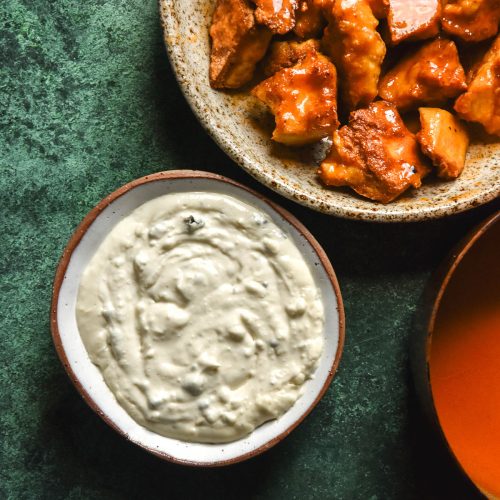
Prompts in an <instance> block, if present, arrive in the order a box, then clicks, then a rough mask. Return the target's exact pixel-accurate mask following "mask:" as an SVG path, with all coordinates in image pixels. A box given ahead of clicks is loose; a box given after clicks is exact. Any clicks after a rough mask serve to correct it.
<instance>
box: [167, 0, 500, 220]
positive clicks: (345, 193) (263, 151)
mask: <svg viewBox="0 0 500 500" xmlns="http://www.w3.org/2000/svg"><path fill="white" fill-rule="evenodd" d="M213 5H214V1H213V0H160V14H161V21H162V25H163V30H164V37H165V42H166V46H167V51H168V54H169V57H170V61H171V63H172V67H173V69H174V71H175V73H176V75H177V79H178V81H179V84H180V86H181V88H182V90H183V92H184V94H185V96H186V98H187V100H188V102H189V103H190V105H191V107H192V108H193V110H194V112H195V113H196V115H197V116H198V118H199V120H200V121H201V123H202V124H203V125H204V127H205V128H206V130H207V131H208V132H209V134H210V135H211V136H212V137H213V138H214V139H215V141H216V142H217V143H218V144H219V146H220V147H221V148H222V149H223V150H224V151H225V152H226V153H227V154H228V155H229V156H230V157H231V158H232V159H233V160H234V161H235V162H237V163H238V164H239V165H241V166H242V167H243V168H244V169H245V170H246V171H247V172H249V173H250V174H251V175H252V176H254V177H255V178H256V179H258V180H259V181H260V182H262V183H263V184H265V185H267V186H269V187H270V188H271V189H273V190H275V191H277V192H278V193H280V194H282V195H284V196H286V197H287V198H290V199H292V200H295V201H297V202H298V203H301V204H302V205H306V206H308V207H310V208H313V209H315V210H318V211H320V212H323V213H327V214H332V215H337V216H340V217H346V218H353V219H364V220H373V221H404V222H409V221H418V220H425V219H433V218H438V217H443V216H445V215H450V214H454V213H457V212H461V211H464V210H467V209H470V208H472V207H475V206H478V205H481V204H483V203H486V202H487V201H490V200H492V199H493V198H495V197H497V196H498V195H499V194H500V143H498V142H497V143H495V142H492V141H486V140H484V139H483V140H476V141H475V142H474V143H473V144H472V146H471V148H470V151H469V155H468V158H467V165H466V168H465V170H464V172H463V174H462V175H461V177H460V178H459V179H458V180H456V181H453V182H442V181H437V180H436V181H432V180H426V181H425V183H424V186H423V187H422V188H421V189H418V190H411V191H409V192H408V193H407V194H405V195H404V196H402V197H401V198H400V199H398V200H397V201H395V202H393V203H391V204H389V205H382V204H379V203H375V202H371V201H369V200H365V199H362V198H361V197H359V196H357V195H356V194H354V193H353V192H352V191H350V190H347V189H327V188H325V187H323V186H322V185H321V184H320V183H319V181H318V178H317V176H316V170H317V162H318V160H319V158H320V157H321V155H322V152H321V151H320V150H319V149H321V148H316V149H314V148H313V149H299V150H293V149H290V148H285V147H281V146H279V145H277V144H273V143H272V141H271V140H270V134H271V130H272V125H273V124H272V119H270V118H269V116H267V115H266V114H265V113H264V112H263V110H262V108H261V107H260V106H258V105H257V103H256V101H255V100H254V98H252V97H250V96H248V95H247V94H246V93H245V92H238V93H235V92H220V91H215V90H212V89H211V88H210V86H209V83H208V59H209V36H208V29H209V25H210V21H211V16H212V10H213ZM323 149H324V148H323Z"/></svg>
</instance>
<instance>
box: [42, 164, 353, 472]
mask: <svg viewBox="0 0 500 500" xmlns="http://www.w3.org/2000/svg"><path fill="white" fill-rule="evenodd" d="M165 179H166V180H168V179H212V180H216V181H220V182H225V183H228V184H231V185H232V186H235V187H237V188H239V189H242V190H244V191H247V192H248V193H250V194H252V195H254V196H256V197H257V198H259V199H260V200H261V201H263V202H265V203H266V204H267V205H269V206H270V207H271V208H272V209H273V210H275V211H276V212H277V213H278V214H279V215H280V216H281V217H283V218H284V219H285V220H286V221H287V222H289V223H290V224H291V225H292V226H293V227H294V228H295V229H296V230H297V231H298V232H299V233H300V234H301V235H302V236H304V237H305V239H306V240H307V241H308V243H309V244H310V245H311V246H312V247H313V249H314V251H315V252H316V254H317V256H318V258H319V260H320V261H321V264H322V266H323V268H324V269H325V271H326V273H327V275H328V278H329V279H330V283H331V284H332V286H333V290H334V292H335V296H336V300H337V309H338V314H339V342H338V346H337V352H336V354H335V359H334V360H333V363H332V366H331V367H330V370H329V373H328V377H327V378H326V380H325V382H324V384H323V386H322V388H321V390H320V392H319V393H318V395H317V397H316V399H315V400H314V401H313V402H312V403H311V405H310V406H309V407H308V408H307V409H306V411H305V412H304V413H303V414H302V415H301V416H300V417H299V418H298V419H297V420H296V421H295V422H294V423H293V424H292V425H290V426H289V427H288V428H287V429H286V430H285V431H283V432H282V433H281V434H279V435H278V436H276V437H274V438H273V439H271V440H269V441H268V442H267V443H265V444H263V445H262V446H260V447H259V448H257V449H255V450H252V451H249V452H247V453H244V454H242V455H240V456H238V457H235V458H233V459H230V460H220V461H216V462H210V463H203V462H196V461H193V460H181V459H178V458H175V457H173V456H171V455H169V454H168V453H163V452H160V451H158V450H156V449H154V448H150V447H148V446H145V445H143V444H142V443H139V442H136V441H132V440H131V439H130V438H129V436H128V435H127V434H126V433H125V432H123V430H122V429H121V428H120V427H118V426H117V425H116V424H115V423H114V422H113V421H112V420H111V419H110V418H109V417H108V416H107V415H106V414H105V413H104V412H103V411H102V410H101V409H100V408H99V407H98V406H97V404H96V403H95V401H94V400H93V399H92V396H91V395H90V394H89V393H88V392H87V391H86V390H85V389H84V387H83V386H82V384H81V383H80V381H79V379H78V377H77V376H76V375H75V373H74V372H73V370H72V369H71V366H70V364H69V361H68V358H67V356H66V352H65V350H64V348H63V346H62V341H61V336H60V334H59V327H58V324H57V309H58V302H59V292H60V290H61V285H62V283H63V280H64V277H65V274H66V270H67V268H68V264H69V262H70V260H71V256H72V255H73V252H74V250H75V249H76V247H77V246H78V245H79V243H80V241H81V239H82V237H83V236H84V235H85V233H86V232H87V229H88V228H89V227H90V226H91V225H92V223H93V222H94V221H95V219H96V218H97V217H98V216H99V214H100V213H101V212H102V211H103V210H104V209H105V208H106V207H107V206H108V205H110V204H111V203H112V202H113V201H115V200H116V199H118V198H119V197H120V196H123V195H124V194H126V193H128V192H129V191H131V190H132V189H134V188H136V187H138V186H141V185H143V184H148V183H150V182H155V181H158V180H165ZM50 328H51V332H52V339H53V342H54V345H55V348H56V351H57V355H58V356H59V359H60V361H61V363H62V365H63V366H64V369H65V370H66V373H67V374H68V375H69V378H70V379H71V381H72V383H73V385H74V386H75V387H76V389H77V391H78V392H79V393H80V395H81V396H82V397H83V399H84V400H85V402H86V403H87V404H88V405H89V406H90V407H91V408H92V410H94V412H95V413H97V414H98V415H99V416H100V417H101V418H102V419H103V420H104V421H105V422H106V423H107V424H108V425H109V426H110V427H112V428H113V429H114V430H115V431H116V432H118V433H119V434H121V435H122V436H123V437H124V438H125V439H127V440H128V441H131V442H133V443H134V444H136V445H137V446H139V447H141V448H143V449H144V450H146V451H148V452H149V453H152V454H153V455H156V456H157V457H159V458H161V459H163V460H168V461H169V462H173V463H176V464H181V465H189V466H194V467H219V466H224V465H231V464H235V463H238V462H242V461H244V460H248V459H249V458H252V457H255V456H257V455H260V454H261V453H263V452H264V451H267V450H268V449H270V448H272V447H273V446H274V445H276V444H278V443H279V442H280V441H282V440H283V439H284V438H285V437H286V436H288V435H289V434H290V433H291V432H292V431H293V430H294V429H295V428H296V427H297V426H298V425H299V424H300V423H301V422H302V421H303V420H304V419H305V418H306V417H307V415H309V413H310V412H311V411H312V409H313V408H314V407H315V406H316V405H317V404H318V402H319V401H320V399H321V398H322V397H323V395H324V394H325V392H326V390H327V389H328V387H329V385H330V383H331V381H332V380H333V377H334V375H335V373H336V371H337V368H338V365H339V362H340V358H341V356H342V351H343V348H344V338H345V315H344V304H343V302H342V295H341V293H340V287H339V284H338V281H337V277H336V275H335V271H334V270H333V267H332V265H331V263H330V260H329V259H328V257H327V255H326V253H325V251H324V250H323V248H322V247H321V245H320V244H319V243H318V242H317V241H316V239H315V238H314V236H313V235H312V234H311V233H310V232H309V230H308V229H306V228H305V226H304V225H303V224H302V223H301V222H300V221H299V220H298V219H297V218H296V217H295V216H294V215H292V214H291V213H290V212H288V211H287V210H285V209H284V208H281V207H280V206H278V205H276V204H275V203H274V202H272V201H270V200H269V199H267V198H266V197H265V196H263V195H261V194H260V193H257V192H256V191H254V190H252V189H250V188H248V187H246V186H244V185H242V184H240V183H238V182H235V181H233V180H232V179H229V178H227V177H223V176H221V175H217V174H212V173H210V172H204V171H200V170H171V171H166V172H157V173H155V174H151V175H146V176H144V177H141V178H139V179H136V180H133V181H131V182H129V183H127V184H125V185H123V186H122V187H120V188H118V189H117V190H116V191H113V192H112V193H111V194H109V195H108V196H106V197H105V198H104V199H102V200H101V201H100V202H99V203H98V204H97V205H96V206H95V207H94V208H93V209H92V210H91V211H90V212H89V213H88V214H87V215H86V216H85V217H84V219H83V220H82V222H81V223H80V224H79V225H78V227H77V228H76V230H75V232H74V233H73V235H72V236H71V238H70V240H69V242H68V244H67V245H66V248H65V249H64V251H63V254H62V256H61V259H60V260H59V264H58V266H57V270H56V275H55V278H54V285H53V293H52V302H51V307H50Z"/></svg>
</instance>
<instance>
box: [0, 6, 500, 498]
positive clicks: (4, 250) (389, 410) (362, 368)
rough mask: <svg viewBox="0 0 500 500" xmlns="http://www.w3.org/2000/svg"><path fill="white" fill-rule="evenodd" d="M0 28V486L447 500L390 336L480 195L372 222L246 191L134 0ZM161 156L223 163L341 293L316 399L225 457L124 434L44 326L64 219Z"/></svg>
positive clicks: (403, 351) (409, 313) (21, 10)
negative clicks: (435, 213)
mask: <svg viewBox="0 0 500 500" xmlns="http://www.w3.org/2000/svg"><path fill="white" fill-rule="evenodd" d="M193 1H195V0H193ZM0 32H1V37H0V61H1V66H0V172H1V176H0V203H1V218H0V223H1V227H0V256H1V260H0V276H1V278H0V279H1V281H0V290H1V295H0V297H1V305H0V326H1V329H0V335H1V340H0V367H1V368H0V498H2V499H3V498H12V499H18V498H26V499H32V498H47V499H58V498H70V499H77V498H89V499H93V498H99V499H121V498H138V499H139V498H141V499H143V498H183V499H191V498H223V497H224V498H247V497H250V498H287V499H288V498H297V499H303V498H346V499H350V498H362V499H376V498H378V499H392V498H416V499H417V498H449V497H450V495H451V494H452V493H451V492H452V491H454V493H453V495H454V498H458V497H459V496H460V494H461V493H463V490H461V489H460V488H461V487H458V484H459V483H458V482H456V479H453V477H452V476H453V474H451V473H450V474H448V473H447V469H446V466H445V464H444V462H441V461H440V460H438V459H437V458H436V454H435V452H434V451H432V447H431V445H432V443H431V442H429V440H428V439H427V438H428V433H427V431H426V429H425V427H424V424H423V422H422V419H421V418H420V415H419V411H418V404H417V401H416V398H415V394H414V391H413V389H412V383H411V374H410V370H409V365H408V338H409V336H410V334H411V329H412V328H411V324H412V320H413V315H414V313H415V309H416V304H417V302H418V299H419V297H420V295H421V293H422V290H423V288H424V286H425V284H426V282H427V280H428V278H429V276H430V273H431V272H432V271H433V270H434V269H435V268H436V267H437V265H438V264H439V262H440V261H441V260H442V259H443V258H444V257H445V255H446V254H447V253H448V251H449V250H450V249H451V247H452V246H453V245H454V244H456V242H457V241H459V239H460V238H461V237H462V236H463V235H464V234H465V233H466V232H467V230H468V229H470V228H471V227H472V226H473V225H474V224H475V223H477V222H478V221H480V220H481V219H483V218H484V217H485V216H487V215H488V214H489V213H491V212H492V211H493V210H494V209H495V206H494V205H492V204H490V205H489V206H486V207H481V208H479V209H476V210H475V211H473V212H469V213H466V214H463V215H459V216H456V217H453V218H449V219H446V220H441V221H436V222H429V223H421V224H411V225H403V224H398V225H374V224H367V223H360V222H353V221H345V220H340V219H335V218H330V217H326V216H322V215H319V214H317V213H314V212H312V211H309V210H306V209H304V208H302V207H300V206H298V205H295V204H293V203H291V202H288V201H286V200H284V199H282V198H280V197H279V196H277V195H275V194H274V193H271V192H270V191H268V190H266V189H265V188H262V187H260V186H259V185H258V184H257V183H256V182H255V181H253V179H251V178H250V177H249V176H248V175H246V174H245V173H244V172H243V171H242V170H241V169H240V168H239V167H238V166H236V165H234V164H232V163H231V161H229V159H228V158H227V157H226V156H225V155H224V153H222V152H221V151H220V150H219V149H218V148H217V146H216V145H215V144H214V143H213V142H212V141H211V139H210V138H209V137H208V136H207V135H206V133H205V132H204V130H203V129H202V128H201V127H200V126H199V125H198V123H197V121H196V119H195V117H194V116H193V114H192V113H191V111H190V109H189V107H188V106H187V104H186V103H185V101H184V98H183V97H182V94H181V93H180V91H179V89H178V87H177V84H176V81H175V78H174V76H173V74H172V71H171V69H170V67H169V64H168V61H167V57H166V54H165V50H164V47H163V42H162V38H161V30H160V26H159V21H158V14H157V5H156V3H155V2H154V1H152V0H128V1H124V0H107V1H106V0H88V1H75V0H2V2H1V3H0ZM200 71H206V68H200ZM173 168H199V169H204V170H210V171H213V172H217V173H221V174H224V175H227V176H229V177H232V178H234V179H236V180H238V181H241V182H243V183H245V184H247V185H249V186H251V187H253V188H255V189H257V190H259V191H260V192H262V193H265V194H267V195H269V196H270V197H272V198H273V199H274V200H276V201H278V202H280V203H282V204H283V205H284V206H285V207H287V208H289V209H290V210H291V211H292V212H293V213H294V214H296V215H297V216H298V217H299V219H301V220H302V221H303V222H304V223H305V224H306V226H308V228H309V229H310V230H311V231H312V232H313V234H314V235H315V236H316V237H317V238H318V240H319V241H320V242H321V243H322V244H323V245H324V247H325V249H326V251H327V253H328V255H329V256H330V258H331V260H332V262H333V265H334V267H335V269H336V272H337V274H338V277H339V280H340V284H341V288H342V293H343V297H344V301H345V308H346V317H347V337H346V345H345V351H344V355H343V358H342V362H341V367H340V370H339V372H338V374H337V376H336V378H335V380H334V382H333V384H332V386H331V387H330V389H329V390H328V392H327V394H326V396H325V397H324V399H323V400H322V401H321V403H320V404H319V405H318V406H317V408H316V409H315V410H314V411H313V413H312V414H311V415H310V416H309V417H308V418H307V419H306V420H305V422H304V423H303V424H302V425H300V427H299V428H298V429H297V430H295V431H294V432H293V433H292V435H290V436H289V437H288V438H287V439H286V440H285V441H284V442H282V443H281V444H279V445H278V446H276V447H275V448H274V449H272V450H270V451H269V452H267V453H265V454H264V455H262V456H260V457H258V458H255V459H252V460H250V461H249V462H247V463H243V464H239V465H236V466H232V467H228V468H225V469H206V470H196V469H190V468H184V467H181V466H176V465H172V464H169V463H166V462H163V461H161V460H159V459H157V458H155V457H153V456H150V455H148V454H147V453H146V452H144V451H142V450H141V449H139V448H137V447H135V446H133V445H131V444H129V443H127V442H126V441H125V440H124V439H123V438H121V437H120V436H119V435H117V434H116V433H115V432H114V431H112V430H111V429H110V428H108V427H107V426H106V424H104V423H103V422H102V421H101V420H100V418H99V417H98V416H97V415H95V414H94V413H93V412H92V411H91V410H90V409H89V408H88V407H87V406H86V404H85V403H84V402H83V400H82V399H81V398H80V396H79V395H78V393H77V392H76V390H75V389H74V388H73V386H72V385H71V383H70V382H69V379H68V378H67V376H66V374H65V372H64V370H63V368H62V366H61V364H60V363H59V360H58V358H57V356H56V354H55V351H54V348H53V345H52V340H51V336H50V331H49V304H50V298H51V291H52V279H53V276H54V272H55V269H56V265H57V262H58V259H59V256H60V255H61V252H62V250H63V248H64V246H65V244H66V242H67V240H68V238H69V237H70V235H71V233H72V231H73V230H74V229H75V227H76V225H77V224H78V223H79V221H80V220H81V219H82V217H83V216H84V215H85V214H86V213H87V212H88V211H89V210H90V209H91V208H92V207H93V206H94V205H95V204H96V203H97V202H98V201H99V200H100V199H101V198H102V197H104V196H105V195H107V194H108V193H109V192H111V191H113V190H114V189H116V188H117V187H119V186H120V185H122V184H124V183H126V182H128V181H130V180H132V179H134V178H136V177H139V176H142V175H146V174H148V173H151V172H155V171H159V170H166V169H173ZM457 490H458V493H457Z"/></svg>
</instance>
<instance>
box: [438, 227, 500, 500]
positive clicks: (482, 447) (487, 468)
mask: <svg viewBox="0 0 500 500" xmlns="http://www.w3.org/2000/svg"><path fill="white" fill-rule="evenodd" d="M499 250H500V224H496V226H493V227H492V228H490V229H489V230H488V231H487V232H486V234H484V235H483V236H482V237H480V238H479V240H478V241H477V242H476V243H475V244H474V245H473V247H472V248H471V250H470V251H469V252H468V253H467V254H466V255H465V257H464V259H463V260H462V262H460V264H459V265H458V267H457V269H456V271H455V273H454V274H453V276H452V278H451V280H450V283H449V285H448V287H447V288H446V290H445V292H444V295H443V299H442V302H441V305H440V308H439V311H438V314H437V317H436V324H435V328H434V333H433V337H432V345H431V349H430V360H429V364H430V375H431V384H432V392H433V398H434V403H435V406H436V410H437V414H438V417H439V422H440V424H441V427H442V430H443V432H444V434H445V436H446V439H447V441H448V444H449V445H450V447H451V449H452V451H453V453H454V455H455V456H456V458H457V459H458V461H459V462H460V464H461V466H462V468H463V469H464V471H465V472H466V473H467V475H468V476H469V477H470V479H471V480H472V481H473V482H474V483H475V484H476V486H477V487H478V488H479V489H480V490H481V491H483V493H485V494H486V495H487V496H489V497H492V498H495V497H500V266H499V256H500V252H499Z"/></svg>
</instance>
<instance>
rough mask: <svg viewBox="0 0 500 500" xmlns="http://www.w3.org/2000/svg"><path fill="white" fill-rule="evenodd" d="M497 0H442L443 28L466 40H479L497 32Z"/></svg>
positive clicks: (499, 16)
mask: <svg viewBox="0 0 500 500" xmlns="http://www.w3.org/2000/svg"><path fill="white" fill-rule="evenodd" d="M499 22H500V1H499V0H444V2H443V14H442V18H441V25H442V27H443V30H444V31H445V32H446V33H448V34H450V35H453V36H458V37H460V38H462V39H463V40H466V41H467V42H479V41H481V40H486V39H487V38H490V37H492V36H494V35H496V34H497V32H498V24H499Z"/></svg>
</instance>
